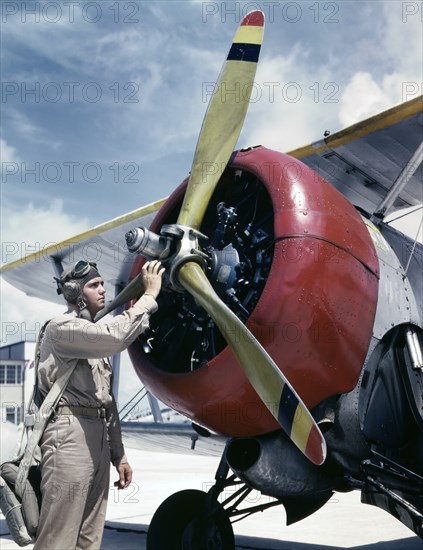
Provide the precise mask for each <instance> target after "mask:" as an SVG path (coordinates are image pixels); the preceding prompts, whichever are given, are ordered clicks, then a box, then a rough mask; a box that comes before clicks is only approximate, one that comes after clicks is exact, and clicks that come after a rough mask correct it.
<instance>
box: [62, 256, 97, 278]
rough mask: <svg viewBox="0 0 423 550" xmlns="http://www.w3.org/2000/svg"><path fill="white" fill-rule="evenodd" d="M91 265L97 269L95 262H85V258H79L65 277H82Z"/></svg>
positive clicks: (86, 273)
mask: <svg viewBox="0 0 423 550" xmlns="http://www.w3.org/2000/svg"><path fill="white" fill-rule="evenodd" d="M92 267H93V268H94V269H97V264H96V263H94V262H87V261H86V260H79V261H78V262H76V264H75V265H74V267H73V269H72V271H71V272H70V273H69V274H68V275H67V276H66V279H67V280H69V279H82V278H83V277H85V276H86V275H88V273H89V272H90V270H91V268H92Z"/></svg>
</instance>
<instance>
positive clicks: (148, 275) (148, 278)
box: [141, 260, 165, 298]
mask: <svg viewBox="0 0 423 550" xmlns="http://www.w3.org/2000/svg"><path fill="white" fill-rule="evenodd" d="M164 271H165V268H164V267H163V266H162V264H161V263H160V262H159V261H158V260H153V261H151V262H146V263H145V264H144V265H143V266H142V270H141V272H142V282H143V285H144V293H145V294H151V295H152V296H154V298H157V296H158V295H159V292H160V289H161V287H162V275H163V273H164Z"/></svg>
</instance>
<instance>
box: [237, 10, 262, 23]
mask: <svg viewBox="0 0 423 550" xmlns="http://www.w3.org/2000/svg"><path fill="white" fill-rule="evenodd" d="M245 25H247V26H249V27H263V25H264V13H263V12H262V11H260V10H256V11H250V13H247V15H246V16H245V17H244V19H243V20H242V22H241V26H245Z"/></svg>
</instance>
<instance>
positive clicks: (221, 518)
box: [147, 489, 235, 550]
mask: <svg viewBox="0 0 423 550" xmlns="http://www.w3.org/2000/svg"><path fill="white" fill-rule="evenodd" d="M209 499H210V500H209ZM208 503H210V504H209V506H210V507H212V508H213V514H207V509H206V508H207V504H208ZM164 549H166V550H234V549H235V539H234V534H233V530H232V525H231V522H230V521H229V518H228V516H227V515H226V514H225V511H224V510H223V508H222V507H221V506H220V504H219V503H218V502H217V501H215V500H212V499H211V498H210V497H209V496H208V495H207V494H206V493H204V492H203V491H197V490H194V489H187V490H185V491H179V492H178V493H175V494H173V495H171V496H170V497H169V498H167V499H166V500H165V501H164V502H163V503H162V504H161V505H160V506H159V508H158V509H157V510H156V512H155V514H154V516H153V518H152V520H151V523H150V527H149V528H148V534H147V550H164Z"/></svg>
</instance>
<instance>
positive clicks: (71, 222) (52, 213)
mask: <svg viewBox="0 0 423 550" xmlns="http://www.w3.org/2000/svg"><path fill="white" fill-rule="evenodd" d="M1 226H2V227H1V229H2V258H1V260H2V264H3V263H8V262H11V261H13V260H16V259H19V258H21V257H23V256H25V255H26V253H31V252H35V251H36V250H37V249H42V248H44V247H45V246H46V245H47V244H49V243H52V242H55V243H57V242H60V241H61V240H63V239H65V238H68V237H71V236H72V235H75V234H77V233H80V232H81V231H84V230H86V229H88V228H89V227H90V224H89V222H88V219H86V218H79V217H78V216H76V215H74V214H68V213H66V212H65V211H64V204H63V201H62V200H58V199H56V200H53V201H52V202H51V203H50V204H49V205H47V206H46V207H45V208H35V207H34V205H33V204H31V203H30V204H27V205H20V206H19V207H18V206H14V207H10V206H9V207H8V206H2V220H1ZM11 243H13V244H14V245H15V246H14V247H11V246H7V247H6V245H10V244H11Z"/></svg>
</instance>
